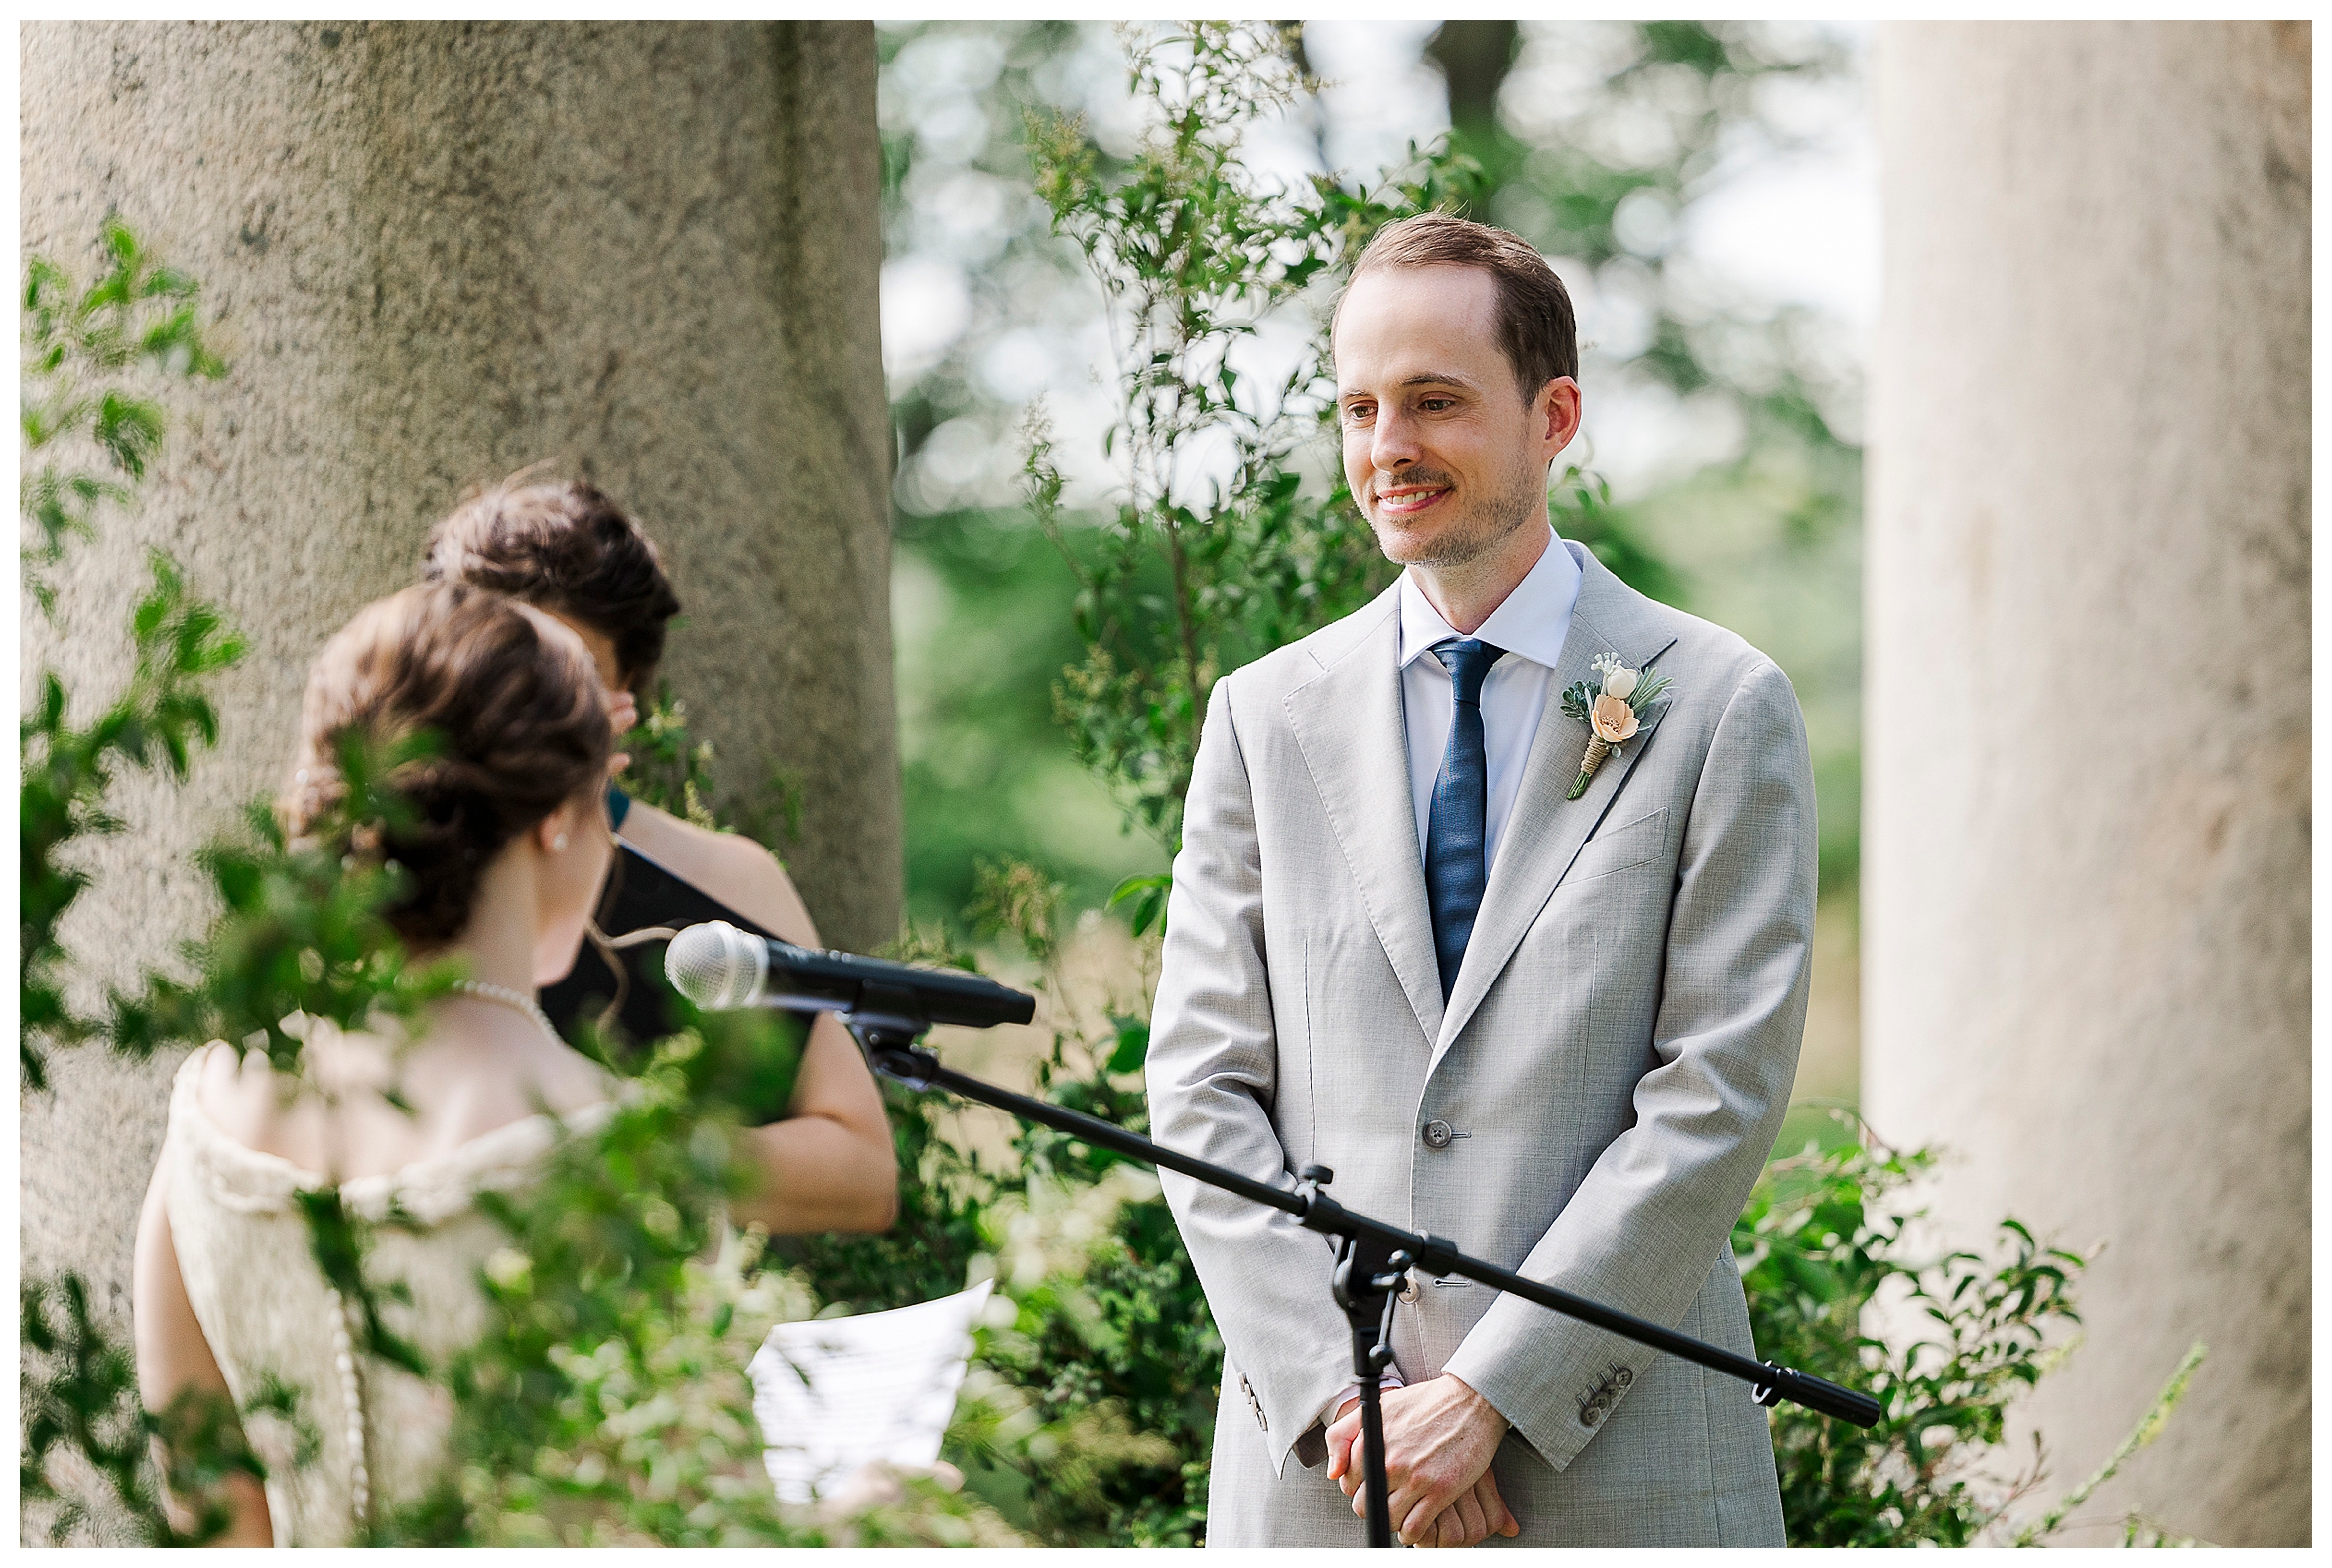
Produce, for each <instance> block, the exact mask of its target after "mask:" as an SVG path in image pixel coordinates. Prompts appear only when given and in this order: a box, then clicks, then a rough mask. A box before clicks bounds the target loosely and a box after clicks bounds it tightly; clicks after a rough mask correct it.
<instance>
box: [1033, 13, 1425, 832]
mask: <svg viewBox="0 0 2332 1568" xmlns="http://www.w3.org/2000/svg"><path fill="white" fill-rule="evenodd" d="M1125 39H1126V47H1127V51H1128V53H1129V55H1130V57H1131V65H1130V74H1131V82H1132V88H1133V94H1134V97H1135V100H1136V101H1137V103H1139V104H1140V105H1141V106H1142V107H1143V109H1144V111H1145V113H1146V114H1147V116H1148V127H1147V129H1146V131H1145V133H1144V135H1143V138H1142V140H1141V142H1140V144H1139V146H1138V147H1137V148H1136V150H1135V152H1134V154H1133V156H1132V158H1131V159H1130V160H1128V161H1126V163H1125V165H1124V167H1123V168H1122V170H1120V171H1118V172H1116V173H1114V174H1112V175H1104V174H1103V173H1102V172H1101V165H1102V159H1101V153H1100V150H1099V149H1098V148H1097V147H1095V146H1094V144H1093V143H1091V142H1090V141H1089V140H1088V139H1087V137H1086V134H1085V131H1084V129H1083V127H1082V126H1081V125H1080V124H1078V123H1077V122H1075V121H1073V120H1068V119H1064V118H1060V117H1058V116H1055V117H1045V116H1041V115H1034V116H1031V119H1030V127H1029V131H1030V144H1031V150H1032V154H1033V157H1034V159H1035V164H1036V189H1037V193H1038V195H1039V196H1042V197H1043V198H1044V200H1045V202H1046V204H1047V205H1048V207H1049V208H1050V209H1051V211H1052V214H1053V226H1054V229H1055V231H1056V232H1057V233H1060V234H1063V235H1065V236H1068V237H1069V238H1071V239H1072V240H1074V241H1075V242H1076V244H1077V245H1078V247H1079V249H1080V250H1081V251H1082V252H1083V254H1084V256H1085V258H1086V261H1087V263H1088V266H1089V268H1090V270H1091V271H1092V274H1093V276H1094V278H1095V280H1096V281H1097V282H1098V283H1099V284H1100V285H1101V291H1102V293H1103V295H1104V296H1105V298H1106V299H1107V301H1108V302H1109V306H1110V309H1111V313H1112V322H1113V325H1114V328H1115V330H1114V337H1115V342H1116V355H1117V385H1116V396H1117V400H1118V404H1119V406H1120V407H1121V408H1122V411H1123V412H1122V415H1121V417H1120V418H1119V419H1118V420H1117V421H1116V422H1115V424H1114V425H1113V426H1112V427H1111V429H1110V433H1109V447H1110V451H1111V455H1112V456H1113V457H1114V458H1115V460H1116V462H1117V463H1118V466H1119V470H1120V473H1121V476H1122V477H1123V479H1124V495H1123V498H1122V500H1121V501H1120V502H1119V503H1118V505H1117V507H1116V508H1115V511H1114V513H1113V515H1112V516H1111V517H1110V518H1109V519H1108V521H1106V522H1105V523H1104V524H1103V525H1102V526H1101V528H1100V529H1098V530H1096V531H1095V534H1094V536H1093V537H1091V538H1090V539H1089V538H1079V539H1076V540H1074V541H1073V539H1072V537H1071V534H1070V531H1069V529H1068V527H1067V526H1066V523H1065V519H1064V517H1063V514H1062V509H1061V493H1062V479H1061V474H1060V471H1059V469H1058V467H1057V466H1056V464H1055V462H1054V458H1053V453H1052V439H1051V433H1050V429H1049V427H1048V425H1047V423H1046V421H1045V419H1044V416H1043V415H1042V413H1041V412H1038V413H1035V414H1033V415H1032V416H1031V418H1030V421H1029V423H1028V425H1027V427H1026V431H1025V435H1026V440H1027V446H1028V457H1027V462H1026V466H1025V479H1026V492H1027V497H1028V501H1029V505H1030V508H1031V510H1032V512H1033V513H1034V514H1035V516H1036V518H1037V521H1038V523H1039V524H1040V525H1041V526H1042V527H1043V528H1044V529H1045V530H1046V532H1047V533H1048V534H1050V535H1051V536H1052V537H1053V538H1054V540H1055V542H1056V543H1058V544H1059V545H1060V546H1061V548H1062V550H1063V552H1064V554H1065V555H1066V556H1067V557H1068V559H1069V560H1070V561H1071V563H1072V564H1073V566H1074V567H1075V568H1076V571H1077V575H1078V594H1077V598H1076V600H1075V605H1074V614H1075V617H1076V624H1077V630H1078V635H1079V637H1080V639H1081V640H1082V641H1083V643H1084V644H1085V657H1084V660H1083V661H1082V662H1081V663H1080V664H1077V665H1073V666H1071V667H1070V668H1069V669H1068V670H1066V671H1065V672H1064V673H1063V677H1062V680H1061V683H1060V684H1059V686H1057V687H1056V688H1055V698H1054V701H1055V709H1056V713H1057V715H1058V717H1059V718H1060V720H1061V722H1062V723H1063V724H1064V725H1065V726H1066V727H1067V729H1068V730H1069V733H1070V735H1071V738H1072V742H1073V744H1074V745H1075V747H1076V750H1077V755H1078V758H1079V760H1080V761H1082V762H1084V763H1085V764H1086V765H1087V766H1088V767H1090V768H1092V769H1093V770H1094V771H1096V772H1097V773H1099V774H1101V776H1102V777H1103V778H1104V779H1106V780H1107V781H1108V782H1109V783H1110V784H1111V785H1112V786H1113V788H1114V789H1115V790H1116V791H1117V793H1118V795H1119V797H1120V799H1121V800H1122V801H1123V803H1124V805H1125V807H1126V810H1127V813H1128V818H1129V820H1130V821H1133V822H1138V823H1139V824H1140V825H1141V826H1142V827H1144V828H1146V829H1148V830H1149V831H1150V832H1151V833H1153V834H1154V835H1156V836H1157V838H1158V839H1159V841H1160V842H1161V844H1162V845H1163V846H1164V847H1165V848H1166V849H1167V850H1168V851H1169V852H1171V851H1172V850H1173V849H1175V848H1176V846H1178V845H1179V843H1180V842H1181V820H1182V797H1183V794H1184V792H1185V790H1186V789H1187V788H1188V786H1189V783H1190V768H1191V762H1192V759H1193V757H1194V756H1195V755H1196V754H1197V749H1198V731H1199V725H1200V721H1201V719H1202V718H1203V716H1204V713H1205V708H1206V701H1207V694H1208V691H1209V690H1210V689H1211V688H1212V687H1213V685H1214V683H1215V680H1216V678H1217V677H1218V676H1219V675H1221V674H1222V673H1224V672H1225V671H1227V670H1230V669H1235V668H1236V667H1237V666H1239V665H1240V664H1243V663H1246V662H1247V661H1248V660H1250V659H1253V658H1255V657H1257V656H1259V655H1261V654H1263V653H1266V652H1268V651H1269V650H1270V649H1272V648H1274V647H1277V646H1279V645H1280V644H1282V643H1284V642H1286V641H1288V640H1290V639H1292V638H1294V637H1299V636H1302V635H1303V634H1304V633H1306V632H1308V631H1311V630H1313V629H1315V628H1317V627H1319V626H1322V625H1325V624H1327V623H1328V622H1329V621H1331V620H1334V619H1336V618H1337V617H1339V616H1341V615H1344V614H1346V613H1349V612H1350V611H1352V610H1353V609H1356V608H1358V607H1359V606H1360V604H1361V603H1362V602H1364V601H1365V600H1366V599H1367V597H1369V596H1370V595H1371V594H1373V593H1375V592H1376V591H1377V590H1379V589H1381V588H1383V587H1384V586H1385V585H1386V584H1387V583H1388V582H1390V581H1391V576H1392V573H1393V571H1394V570H1395V569H1394V568H1392V567H1391V565H1390V564H1389V563H1387V562H1386V561H1385V560H1384V559H1383V557H1382V556H1381V554H1379V553H1378V551H1377V550H1376V547H1375V542H1374V539H1373V537H1372V535H1371V534H1370V532H1369V530H1368V528H1367V526H1366V524H1365V523H1364V522H1362V521H1360V518H1359V516H1358V514H1357V513H1356V512H1355V510H1354V508H1353V506H1352V504H1351V500H1350V497H1349V496H1348V495H1346V494H1345V493H1344V490H1343V487H1342V485H1341V483H1339V484H1338V485H1336V486H1335V487H1333V488H1332V489H1330V490H1329V491H1328V492H1327V493H1319V492H1318V491H1316V490H1314V489H1308V488H1307V487H1306V485H1305V484H1304V482H1303V479H1302V475H1301V474H1300V473H1299V472H1298V471H1296V468H1295V466H1294V459H1295V457H1296V456H1297V454H1298V453H1299V451H1301V450H1302V449H1304V448H1307V447H1310V446H1314V445H1316V444H1317V443H1318V442H1319V440H1320V437H1321V432H1322V429H1323V424H1324V421H1325V420H1326V419H1327V417H1328V415H1329V413H1330V411H1331V410H1332V408H1333V405H1334V401H1335V399H1334V386H1335V379H1334V371H1333V367H1332V366H1331V365H1330V363H1329V362H1328V359H1327V355H1326V351H1325V346H1324V345H1322V346H1318V347H1315V348H1314V349H1313V350H1312V351H1311V352H1309V353H1307V354H1306V355H1304V356H1302V357H1301V358H1300V359H1299V361H1298V363H1297V364H1296V365H1295V367H1294V368H1293V369H1292V370H1290V371H1289V372H1288V373H1287V374H1286V375H1285V377H1284V378H1282V379H1281V380H1279V381H1278V382H1276V383H1275V384H1271V385H1268V386H1266V385H1262V384H1259V383H1258V379H1257V378H1256V377H1255V376H1253V375H1252V374H1247V373H1242V372H1241V371H1240V369H1239V368H1238V366H1237V364H1236V362H1235V355H1236V352H1237V350H1238V348H1239V345H1240V344H1241V343H1242V342H1243V341H1245V340H1247V339H1251V338H1253V337H1254V336H1255V335H1256V334H1257V333H1258V331H1259V330H1260V329H1261V327H1262V325H1263V323H1264V322H1265V321H1266V320H1267V319H1268V318H1269V317H1270V316H1271V315H1272V314H1273V313H1274V312H1276V311H1279V310H1282V309H1283V308H1286V307H1288V306H1291V305H1293V304H1294V303H1295V302H1296V301H1298V300H1299V299H1301V298H1303V297H1304V296H1305V295H1306V293H1307V291H1308V290H1309V289H1310V288H1311V286H1312V285H1313V283H1314V281H1315V280H1316V279H1323V278H1325V277H1326V275H1327V273H1328V271H1329V269H1330V268H1331V267H1333V266H1334V265H1335V264H1336V263H1337V262H1338V261H1339V260H1340V259H1342V260H1349V259H1350V257H1351V256H1352V255H1353V254H1355V253H1356V251H1357V248H1358V247H1359V246H1360V245H1364V244H1365V243H1366V241H1367V239H1368V237H1369V236H1370V235H1372V234H1373V233H1374V232H1375V231H1376V229H1377V228H1379V227H1381V226H1382V225H1383V224H1384V223H1387V222H1390V221H1392V220H1393V219H1395V218H1397V217H1401V216H1404V215H1406V214H1408V213H1410V212H1414V211H1419V210H1424V209H1426V208H1429V207H1433V206H1437V205H1452V204H1457V203H1458V201H1459V200H1460V192H1461V191H1462V188H1463V185H1464V182H1465V181H1466V180H1467V178H1468V175H1469V171H1468V170H1467V168H1466V167H1465V166H1463V165H1462V164H1461V163H1459V162H1457V161H1454V160H1452V159H1450V158H1449V157H1447V156H1446V155H1444V154H1441V153H1438V152H1434V153H1416V156H1415V163H1414V166H1413V168H1412V169H1411V170H1409V171H1405V172H1403V173H1402V174H1400V175H1397V176H1394V177H1390V178H1387V179H1385V180H1383V181H1381V182H1380V183H1379V184H1378V186H1377V187H1376V188H1374V189H1373V190H1370V189H1366V188H1360V189H1347V188H1346V187H1345V186H1343V185H1342V184H1340V183H1339V182H1337V181H1336V180H1334V179H1332V178H1330V177H1327V176H1318V177H1315V178H1313V179H1312V180H1311V181H1310V182H1308V184H1307V186H1306V187H1305V188H1303V189H1291V188H1285V187H1279V188H1273V187H1269V186H1266V185H1265V184H1264V183H1263V182H1262V181H1260V180H1259V179H1258V178H1257V177H1256V176H1255V175H1254V174H1253V173H1252V172H1251V171H1250V169H1249V168H1248V167H1247V166H1246V164H1245V163H1244V162H1242V160H1241V153H1240V147H1241V140H1242V137H1243V134H1244V132H1245V131H1246V129H1247V128H1248V126H1249V125H1251V124H1252V123H1253V122H1254V120H1255V119H1257V118H1258V117H1259V116H1261V115H1263V114H1265V113H1271V112H1281V111H1285V110H1287V109H1288V108H1290V107H1292V106H1294V105H1295V104H1296V103H1297V101H1298V100H1299V98H1300V97H1301V96H1302V95H1303V94H1304V92H1305V91H1306V90H1307V89H1308V87H1309V86H1310V83H1309V82H1308V81H1307V80H1306V78H1305V77H1304V76H1303V74H1302V73H1301V71H1299V70H1298V69H1297V68H1296V66H1295V65H1294V63H1293V61H1292V60H1291V58H1290V56H1289V45H1288V39H1287V38H1286V36H1285V35H1283V34H1281V33H1279V32H1278V31H1276V30H1274V29H1272V28H1269V27H1264V26H1260V25H1247V24H1238V25H1233V24H1218V23H1193V24H1190V25H1189V26H1188V27H1187V28H1181V29H1166V30H1158V31H1153V32H1142V31H1138V30H1131V29H1129V30H1128V31H1127V32H1126V34H1125ZM1412 152H1413V153H1414V152H1415V149H1412ZM1208 441H1212V442H1215V443H1218V444H1219V445H1220V446H1222V447H1224V448H1226V449H1227V450H1228V452H1229V454H1230V457H1229V461H1228V463H1227V464H1225V465H1223V466H1222V467H1221V469H1220V470H1219V471H1214V472H1208V471H1203V470H1200V469H1198V468H1196V467H1195V466H1194V461H1193V457H1192V455H1193V454H1194V453H1195V452H1197V451H1199V450H1200V448H1201V446H1202V444H1203V443H1204V442H1208Z"/></svg>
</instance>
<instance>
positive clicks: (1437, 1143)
mask: <svg viewBox="0 0 2332 1568" xmlns="http://www.w3.org/2000/svg"><path fill="white" fill-rule="evenodd" d="M1425 1146H1426V1147H1427V1148H1429V1149H1446V1148H1448V1147H1449V1146H1450V1124H1449V1123H1448V1122H1446V1121H1428V1122H1426V1123H1425Z"/></svg>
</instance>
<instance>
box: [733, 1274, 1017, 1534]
mask: <svg viewBox="0 0 2332 1568" xmlns="http://www.w3.org/2000/svg"><path fill="white" fill-rule="evenodd" d="M993 1288H994V1283H993V1281H982V1282H981V1283H979V1284H977V1285H975V1286H973V1287H972V1289H970V1290H967V1291H964V1292H962V1293H961V1294H958V1295H953V1296H942V1297H941V1298H940V1299H939V1300H937V1301H924V1302H919V1303H917V1304H916V1305H914V1306H912V1307H901V1308H899V1309H898V1310H896V1311H894V1312H867V1313H861V1314H860V1315H858V1316H856V1317H850V1318H826V1319H821V1320H815V1321H812V1322H808V1323H780V1324H779V1325H778V1326H777V1327H776V1328H774V1329H771V1330H770V1331H769V1338H768V1340H767V1341H766V1342H764V1343H763V1345H762V1347H761V1349H760V1350H759V1351H757V1352H755V1353H754V1356H753V1360H752V1363H751V1365H750V1366H748V1367H747V1368H746V1371H747V1372H750V1373H751V1374H752V1377H753V1414H754V1415H755V1416H757V1417H759V1419H760V1422H761V1435H762V1438H763V1440H764V1441H766V1442H767V1443H768V1444H769V1449H768V1452H767V1454H766V1456H765V1457H766V1458H767V1461H768V1464H769V1479H770V1480H772V1481H774V1482H775V1483H777V1495H778V1497H779V1498H780V1499H781V1500H783V1501H784V1502H787V1503H808V1502H810V1501H812V1499H813V1496H814V1495H815V1496H824V1495H826V1494H829V1493H832V1492H834V1491H835V1490H836V1489H837V1488H839V1487H840V1486H841V1485H842V1483H843V1482H844V1481H846V1480H848V1479H849V1477H850V1476H851V1474H852V1473H853V1472H855V1471H856V1470H857V1469H858V1467H859V1466H861V1465H864V1464H867V1463H869V1462H870V1461H873V1460H878V1459H879V1460H883V1461H886V1462H887V1463H889V1464H893V1465H897V1466H900V1467H902V1468H905V1469H921V1468H924V1467H926V1466H929V1465H931V1464H932V1463H934V1462H935V1461H936V1460H938V1458H939V1457H940V1439H941V1438H942V1437H943V1436H945V1435H946V1433H947V1429H948V1422H949V1420H950V1419H951V1418H952V1417H953V1416H954V1415H955V1413H956V1390H957V1389H958V1388H960V1387H962V1386H963V1383H964V1364H965V1362H966V1360H967V1359H968V1358H969V1357H970V1356H971V1354H972V1324H973V1322H974V1321H976V1320H977V1318H978V1316H979V1311H980V1309H981V1308H982V1307H984V1306H986V1305H987V1298H988V1293H989V1291H990V1290H992V1289H993Z"/></svg>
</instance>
